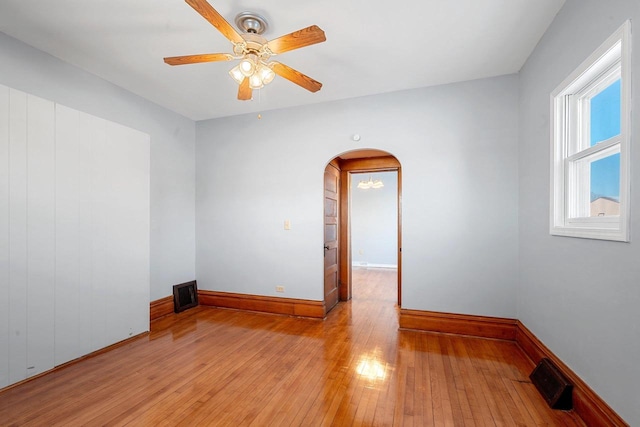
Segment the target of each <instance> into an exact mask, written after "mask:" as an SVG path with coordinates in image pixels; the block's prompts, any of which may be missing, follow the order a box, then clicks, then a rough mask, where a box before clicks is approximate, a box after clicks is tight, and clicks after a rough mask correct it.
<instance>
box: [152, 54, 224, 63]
mask: <svg viewBox="0 0 640 427" xmlns="http://www.w3.org/2000/svg"><path fill="white" fill-rule="evenodd" d="M232 59H233V55H230V54H228V53H203V54H201V55H185V56H170V57H168V58H164V62H166V63H167V64H169V65H185V64H197V63H199V62H217V61H231V60H232Z"/></svg>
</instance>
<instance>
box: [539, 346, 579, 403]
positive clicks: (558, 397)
mask: <svg viewBox="0 0 640 427" xmlns="http://www.w3.org/2000/svg"><path fill="white" fill-rule="evenodd" d="M529 378H530V379H531V382H532V383H533V385H535V386H536V388H537V389H538V391H539V392H540V394H542V397H543V398H544V400H546V401H547V404H548V405H549V406H550V407H551V408H553V409H562V410H569V409H572V408H573V400H572V396H571V395H572V392H573V385H572V384H569V381H567V379H566V378H565V377H564V376H563V375H562V374H561V373H560V371H559V370H558V368H556V367H555V366H554V365H553V364H552V363H551V361H550V360H549V359H546V358H545V359H542V360H541V361H540V363H538V366H536V367H535V369H534V370H533V372H532V373H531V375H529Z"/></svg>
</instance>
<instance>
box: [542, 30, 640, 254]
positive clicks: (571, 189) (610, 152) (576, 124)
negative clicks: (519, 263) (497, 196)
mask: <svg viewBox="0 0 640 427" xmlns="http://www.w3.org/2000/svg"><path fill="white" fill-rule="evenodd" d="M630 27H631V24H630V22H629V21H627V22H626V23H625V24H624V25H623V26H622V27H621V28H620V29H619V30H618V31H616V33H615V34H613V35H612V36H611V37H610V38H609V39H608V40H607V41H606V42H605V43H604V44H603V45H602V46H600V47H599V48H598V50H596V51H595V52H594V53H593V54H591V56H590V57H589V58H588V59H587V60H586V61H585V62H583V63H582V64H581V65H580V66H579V67H578V68H577V69H576V70H575V71H574V72H573V73H572V74H571V75H570V76H569V77H568V78H567V79H566V80H565V81H564V82H562V84H560V86H559V87H558V88H557V89H556V90H555V91H553V93H552V94H551V109H552V112H551V119H552V135H551V143H552V147H551V150H552V156H551V157H552V158H551V162H552V163H551V225H550V231H551V234H553V235H558V236H572V237H584V238H591V239H604V240H619V241H625V242H628V241H629V176H630V175H629V139H630V138H629V129H630V99H631V90H630V89H631V78H630V70H631V65H630V61H631V58H630V52H631V49H630V46H629V43H630V40H631V37H630V34H631V28H630Z"/></svg>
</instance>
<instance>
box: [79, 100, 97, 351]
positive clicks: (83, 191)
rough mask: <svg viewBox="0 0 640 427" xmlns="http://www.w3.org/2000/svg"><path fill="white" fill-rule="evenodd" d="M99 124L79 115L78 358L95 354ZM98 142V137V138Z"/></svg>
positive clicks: (81, 114)
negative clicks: (95, 151)
mask: <svg viewBox="0 0 640 427" xmlns="http://www.w3.org/2000/svg"><path fill="white" fill-rule="evenodd" d="M98 123H100V120H99V119H97V118H95V117H93V116H91V115H89V114H86V113H82V112H78V175H79V177H80V181H79V182H78V203H79V204H78V279H79V287H78V300H79V306H78V316H79V318H80V319H82V320H81V322H80V324H79V325H78V335H79V338H78V341H79V342H78V344H79V351H80V354H83V355H84V354H88V353H91V352H92V351H93V350H95V346H94V344H93V341H94V338H93V329H94V328H93V324H92V322H93V305H94V303H95V302H94V292H93V240H94V237H93V232H94V227H93V209H92V208H93V197H94V195H93V161H94V155H93V147H94V145H95V140H96V135H97V134H98V135H99V134H100V132H97V131H96V130H97V129H98V130H99V129H100V128H99V126H98ZM97 138H98V139H99V136H98V137H97Z"/></svg>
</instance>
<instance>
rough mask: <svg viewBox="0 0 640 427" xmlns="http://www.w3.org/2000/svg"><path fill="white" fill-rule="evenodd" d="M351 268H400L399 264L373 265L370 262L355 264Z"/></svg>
mask: <svg viewBox="0 0 640 427" xmlns="http://www.w3.org/2000/svg"><path fill="white" fill-rule="evenodd" d="M351 267H360V268H398V264H371V263H368V262H353V263H352V264H351Z"/></svg>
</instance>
